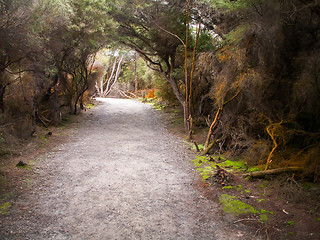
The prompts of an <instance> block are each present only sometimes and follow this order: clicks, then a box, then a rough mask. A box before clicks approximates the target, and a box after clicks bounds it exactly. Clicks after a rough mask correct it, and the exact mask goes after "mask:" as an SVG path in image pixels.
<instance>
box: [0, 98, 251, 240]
mask: <svg viewBox="0 0 320 240" xmlns="http://www.w3.org/2000/svg"><path fill="white" fill-rule="evenodd" d="M99 101H100V102H101V104H100V105H99V106H98V107H95V108H94V109H92V110H90V114H87V116H86V117H85V120H86V121H84V124H82V125H79V128H78V129H74V130H72V132H73V136H72V137H71V139H70V141H69V142H67V143H65V144H63V145H60V146H59V147H57V148H56V149H54V150H53V151H51V152H50V153H47V154H45V155H44V156H42V157H41V158H40V159H39V160H38V163H37V166H36V167H35V170H34V171H35V175H36V179H37V180H34V181H33V183H32V184H31V186H30V189H29V190H28V191H27V192H26V193H25V194H22V196H21V197H20V198H19V199H18V200H17V202H16V203H15V205H14V206H13V210H12V213H10V214H9V215H8V216H6V217H5V218H10V219H11V220H10V221H7V223H8V224H5V221H6V219H5V218H4V219H2V221H1V222H0V239H228V240H230V239H251V238H250V237H248V235H247V234H246V233H245V232H244V231H242V230H241V229H231V228H230V226H231V225H228V224H227V223H223V222H221V220H220V217H219V216H218V212H219V210H218V209H219V207H218V206H217V205H216V204H215V203H213V202H212V201H209V200H207V199H205V198H204V197H202V196H201V194H200V193H199V192H198V191H197V190H196V189H195V188H194V186H193V178H194V176H193V172H192V166H191V165H190V164H189V163H188V161H189V160H190V159H191V157H192V156H191V154H192V153H188V152H187V153H186V148H185V146H183V144H182V143H181V139H178V138H176V137H175V136H172V135H171V134H170V133H168V131H167V130H166V129H165V127H164V126H163V125H162V124H161V123H160V121H159V120H158V118H157V117H156V115H155V114H154V111H155V110H153V109H152V108H151V107H150V106H149V105H147V104H142V103H140V102H137V101H133V100H122V99H99ZM13 218H14V221H12V219H13ZM7 220H8V219H7ZM1 235H2V236H1ZM256 239H257V238H256Z"/></svg>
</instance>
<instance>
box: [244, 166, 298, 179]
mask: <svg viewBox="0 0 320 240" xmlns="http://www.w3.org/2000/svg"><path fill="white" fill-rule="evenodd" d="M302 171H303V168H302V167H285V168H276V169H271V170H265V171H257V172H251V173H246V174H244V176H246V177H252V178H264V177H266V176H269V175H277V174H282V173H295V172H302Z"/></svg>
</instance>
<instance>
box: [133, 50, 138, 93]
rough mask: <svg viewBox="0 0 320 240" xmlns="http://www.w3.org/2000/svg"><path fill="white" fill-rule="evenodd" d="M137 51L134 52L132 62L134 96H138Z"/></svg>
mask: <svg viewBox="0 0 320 240" xmlns="http://www.w3.org/2000/svg"><path fill="white" fill-rule="evenodd" d="M138 57H139V55H138V53H137V52H136V59H135V62H134V92H135V94H136V97H138V74H137V62H138Z"/></svg>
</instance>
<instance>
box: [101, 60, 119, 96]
mask: <svg viewBox="0 0 320 240" xmlns="http://www.w3.org/2000/svg"><path fill="white" fill-rule="evenodd" d="M117 59H118V57H116V58H115V60H114V63H113V65H112V71H111V74H110V76H109V78H107V79H106V81H105V82H104V83H103V85H104V84H105V83H107V86H106V89H105V90H103V86H102V92H103V93H102V95H101V96H106V93H107V92H108V91H109V86H110V82H111V80H112V78H113V74H114V70H115V69H116V65H117Z"/></svg>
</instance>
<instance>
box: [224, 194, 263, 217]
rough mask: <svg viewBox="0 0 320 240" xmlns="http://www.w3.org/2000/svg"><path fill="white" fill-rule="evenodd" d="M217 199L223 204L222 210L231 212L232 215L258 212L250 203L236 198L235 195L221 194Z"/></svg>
mask: <svg viewBox="0 0 320 240" xmlns="http://www.w3.org/2000/svg"><path fill="white" fill-rule="evenodd" d="M219 201H220V203H221V204H222V206H223V210H224V211H225V212H227V213H232V214H234V215H240V214H245V213H252V214H255V213H258V211H257V210H255V209H254V208H253V207H252V206H251V205H249V204H246V203H244V202H242V201H240V200H238V199H237V197H235V196H231V195H228V194H222V195H221V196H220V197H219Z"/></svg>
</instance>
